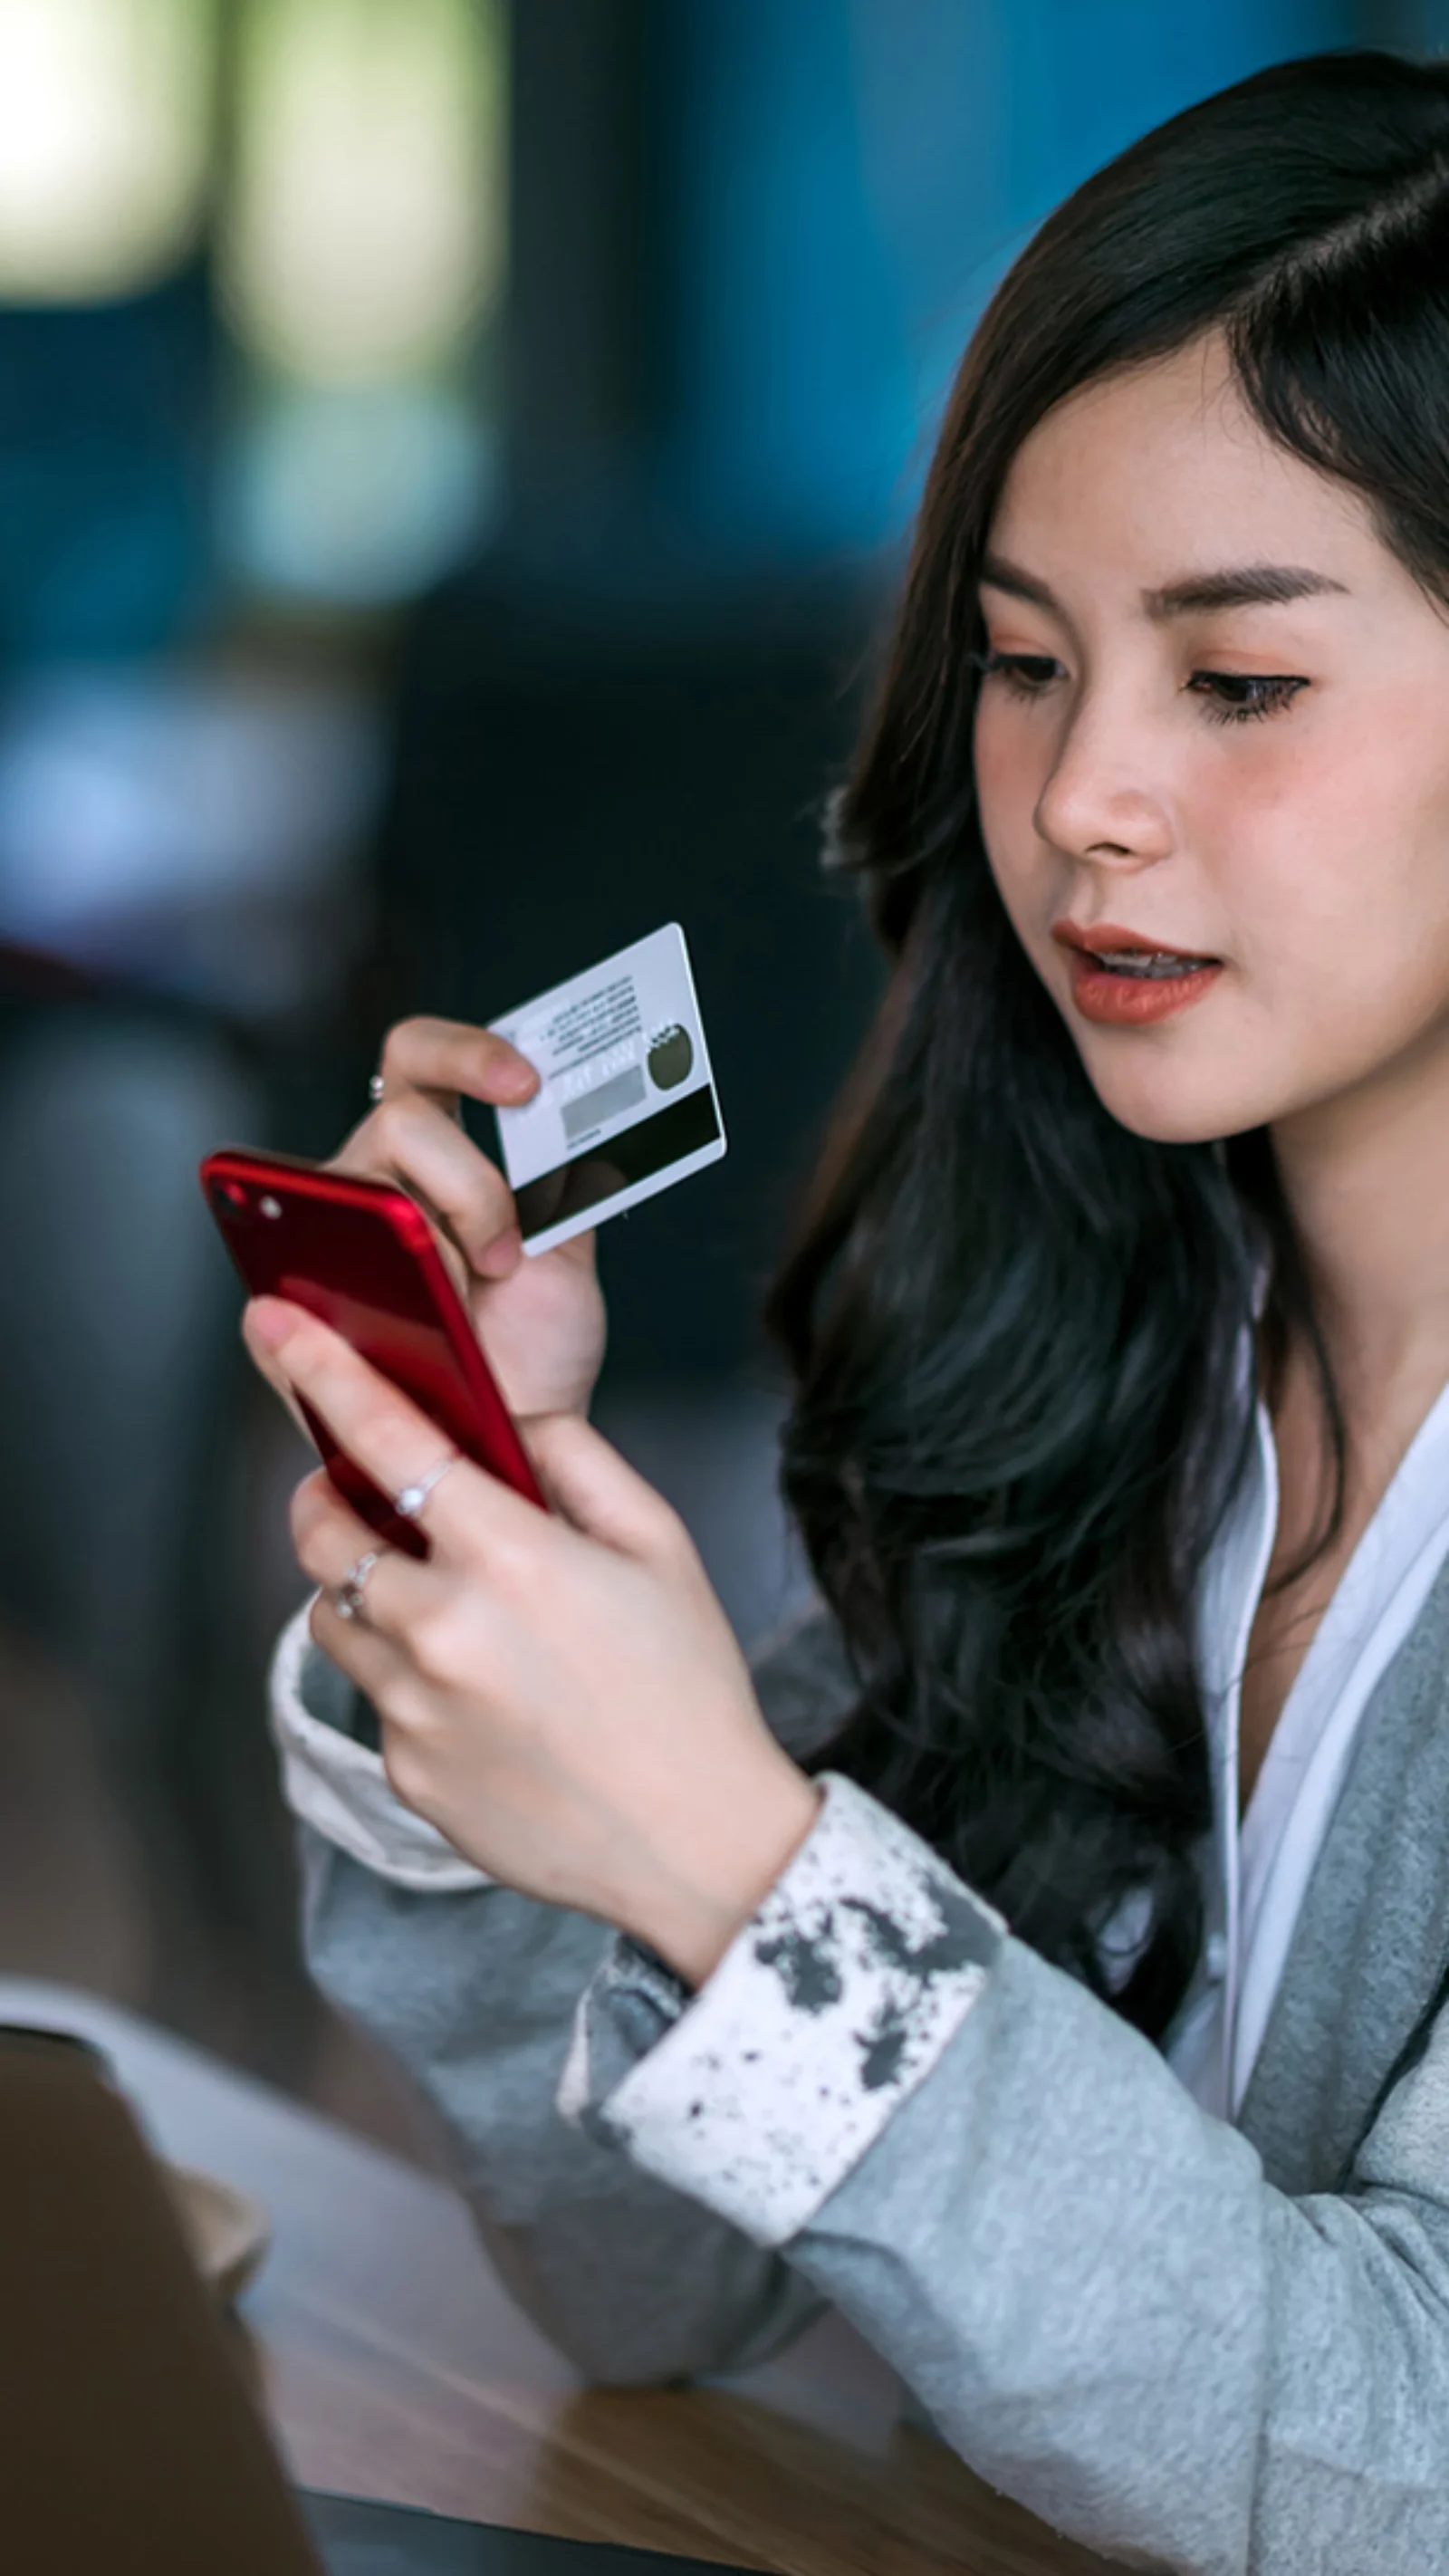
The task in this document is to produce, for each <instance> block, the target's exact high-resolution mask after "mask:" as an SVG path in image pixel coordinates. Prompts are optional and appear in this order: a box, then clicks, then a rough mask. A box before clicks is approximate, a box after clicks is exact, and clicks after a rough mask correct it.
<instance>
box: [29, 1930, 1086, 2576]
mask: <svg viewBox="0 0 1449 2576" xmlns="http://www.w3.org/2000/svg"><path fill="white" fill-rule="evenodd" d="M0 2020H4V2021H37V2022H47V2023H50V2024H52V2025H54V2026H58V2027H60V2028H62V2029H68V2030H75V2031H79V2032H81V2033H83V2034H84V2035H85V2036H86V2037H88V2038H91V2039H93V2040H95V2041H96V2043H97V2044H98V2046H100V2047H101V2048H103V2049H105V2050H106V2051H107V2052H108V2054H109V2056H110V2057H111V2059H112V2062H113V2064H114V2065H115V2068H116V2070H117V2073H118V2075H119V2078H120V2081H121V2083H122V2084H123V2085H124V2087H125V2088H126V2090H127V2092H128V2093H129V2095H130V2097H131V2100H132V2103H133V2105H134V2106H135V2108H136V2110H137V2111H138V2113H139V2115H140V2117H141V2120H142V2123H143V2125H144V2126H145V2128H146V2129H147V2131H148V2132H149V2135H150V2137H151V2139H152V2141H153V2143H154V2144H155V2145H156V2147H157V2148H158V2149H159V2151H160V2152H161V2153H162V2154H164V2155H166V2156H168V2157H170V2158H172V2159H173V2160H174V2161H175V2162H177V2163H179V2164H187V2165H196V2166H200V2167H201V2168H203V2169H204V2170H206V2171H208V2172H211V2173H214V2174H216V2175H218V2176H220V2177H221V2178H222V2179H223V2180H225V2181H228V2182H232V2183H235V2184H237V2185H239V2186H240V2187H241V2188H242V2189H243V2190H245V2191H248V2192H251V2193H254V2194H255V2195H256V2197H257V2198H258V2199H259V2200H261V2201H262V2202H264V2203H265V2205H266V2207H267V2208H268V2210H269V2211H270V2212H271V2215H272V2219H273V2222H274V2228H275V2236H274V2241H273V2245H272V2249H271V2251H270V2253H269V2255H268V2257H267V2260H266V2263H265V2265H264V2266H263V2269H262V2271H261V2273H260V2274H259V2276H258V2278H257V2279H256V2280H255V2281H254V2283H253V2284H252V2286H251V2288H250V2289H249V2290H248V2291H247V2292H246V2294H245V2295H244V2297H243V2299H242V2301H241V2313H242V2317H243V2319H244V2322H245V2325H246V2327H247V2330H248V2332H249V2335H250V2337H251V2338H252V2343H253V2347H254V2351H255V2355H256V2366H257V2369H258V2372H259V2376H260V2380H261V2385H262V2392H263V2395H264V2399H265V2402H266V2405H267V2409H268V2413H269V2415H270V2417H271V2420H272V2423H273V2426H274V2428H275V2431H276V2434H277V2437H278V2440H279V2444H280V2447H281V2449H282V2451H283V2453H284V2455H285V2458H286V2461H287V2464H288V2467H289V2469H290V2470H291V2473H292V2474H293V2476H294V2477H295V2478H297V2479H298V2480H299V2481H300V2482H301V2483H302V2484H304V2485H308V2486H316V2487H326V2488H331V2489H335V2490H339V2491H342V2492H345V2493H349V2494H354V2495H369V2496H380V2497H385V2498H390V2499H392V2500H393V2501H395V2502H398V2503H403V2504H418V2505H425V2506H429V2507H431V2508H432V2509H433V2510H435V2511H438V2512H444V2513H456V2514H462V2515H465V2516H470V2517H473V2518H475V2519H477V2520H479V2521H488V2522H500V2523H511V2524H513V2525H515V2526H517V2527H520V2528H523V2529H526V2530H531V2531H545V2532H555V2533H560V2534H563V2535H564V2536H566V2537H570V2538H576V2539H609V2540H616V2541H623V2542H629V2543H632V2544H633V2545H634V2546H636V2547H639V2548H652V2549H659V2550H672V2551H676V2552H678V2553H679V2554H681V2555H694V2556H698V2557H700V2558H705V2559H716V2560H729V2561H733V2562H735V2563H737V2564H739V2565H741V2566H747V2567H756V2568H773V2569H776V2570H782V2571H787V2576H907V2571H909V2576H944V2571H946V2570H952V2571H956V2576H959V2571H970V2576H1088V2571H1091V2576H1103V2571H1104V2568H1105V2566H1106V2562H1105V2561H1104V2560H1103V2559H1101V2558H1099V2557H1097V2556H1096V2555H1095V2554H1093V2553H1091V2552H1088V2551H1086V2550H1083V2549H1081V2548H1079V2547H1077V2546H1076V2545H1074V2544H1073V2543H1071V2542H1068V2541H1065V2540H1063V2539H1061V2538H1060V2537H1059V2536H1057V2535H1056V2534H1054V2533H1051V2532H1048V2531H1047V2530H1046V2529H1045V2528H1044V2526H1043V2525H1042V2524H1040V2523H1038V2522H1036V2521H1034V2520H1033V2519H1032V2518H1031V2516H1029V2515H1028V2514H1025V2513H1023V2512H1022V2511H1021V2510H1020V2508H1019V2507H1018V2506H1016V2505H1013V2504H1011V2503H1009V2502H1007V2501H1006V2500H1005V2499H1004V2498H1002V2497H1000V2496H998V2495H996V2494H995V2493H993V2491H992V2490H991V2489H990V2488H989V2487H987V2486H985V2485H983V2484H982V2483H981V2481H980V2480H979V2479H976V2478H974V2477H973V2476H972V2475H971V2473H970V2471H969V2470H968V2469H967V2468H966V2467H965V2466H964V2465H963V2463H962V2462H961V2461H960V2460H958V2459H957V2458H956V2456H955V2454H954V2453H953V2452H951V2451H948V2450H947V2449H945V2448H944V2446H943V2445H942V2444H940V2443H938V2442H935V2441H933V2440H931V2439H930V2437H929V2436H927V2435H925V2434H923V2433H920V2432H917V2431H916V2430H915V2429H914V2428H913V2427H911V2426H909V2425H903V2424H902V2423H901V2422H900V2421H899V2403H900V2392H899V2386H898V2383H897V2381H896V2380H895V2378H894V2375H893V2374H892V2372H891V2371H890V2370H889V2369H888V2368H887V2367H886V2365H885V2364H884V2363H883V2362H882V2361H881V2360H880V2358H879V2357H878V2356H877V2355H876V2354H874V2353H873V2352H871V2351H870V2350H869V2348H868V2347H867V2346H866V2345H865V2344H864V2343H862V2342H861V2341H860V2340H859V2339H858V2338H857V2337H855V2336H854V2335H853V2334H852V2333H851V2332H850V2330H849V2329H848V2328H847V2327H846V2326H845V2324H844V2321H843V2320H841V2319H838V2318H828V2319H826V2320H825V2321H823V2323H822V2324H820V2325H819V2326H816V2327H814V2328H812V2329H811V2330H810V2331H809V2332H808V2333H807V2334H805V2335H803V2336H802V2337H801V2338H800V2340H799V2341H798V2342H797V2343H796V2344H795V2345H794V2347H793V2348H792V2350H791V2351H790V2353H789V2354H788V2355H787V2356H786V2357H785V2358H784V2359H782V2360H780V2361H777V2362H773V2363H771V2364H769V2365H767V2366H766V2367H765V2368H763V2369H759V2370H755V2371H752V2372H750V2373H748V2374H745V2375H742V2376H740V2377H738V2378H735V2379H732V2380H730V2381H728V2382H725V2383H712V2384H711V2385H710V2386H709V2387H707V2388H697V2387H696V2388H689V2389H678V2390H676V2389H661V2390H652V2389H648V2390H632V2389H631V2390H609V2389H592V2390H591V2389H588V2388H587V2387H585V2385H584V2384H583V2383H582V2381H581V2380H580V2378H579V2376H578V2373H577V2372H576V2371H574V2370H573V2369H572V2368H571V2367H570V2365H569V2364H568V2363H567V2362H566V2361H564V2360H563V2359H562V2358H561V2357H560V2356H559V2354H558V2353H556V2352H555V2351H554V2350H553V2348H552V2347H551V2346H550V2345H549V2344H547V2343H546V2342H545V2341H544V2339H543V2337H542V2336H541V2335H540V2334H539V2333H538V2332H537V2331H536V2329H535V2328H534V2327H533V2326H532V2325H530V2324H529V2322H528V2320H527V2319H526V2318H525V2317H523V2316H522V2315H521V2314H520V2312H519V2310H518V2309H517V2308H516V2307H515V2306H514V2305H513V2303H512V2301H511V2300H510V2299H509V2298H508V2296H507V2294H506V2292H505V2291H504V2290H503V2288H502V2286H501V2285H500V2283H499V2282H498V2280H497V2279H496V2277H495V2276H494V2274H493V2272H492V2270H491V2268H490V2266H489V2264H488V2261H487V2258H486V2256H485V2255H484V2253H483V2251H482V2248H481V2246H480V2245H479V2242H478V2239H477V2237H476V2235H475V2234H474V2232H473V2228H472V2226H471V2223H470V2221H469V2218H468V2215H467V2212H466V2210H465V2208H464V2206H463V2204H462V2202H461V2201H460V2200H459V2199H458V2198H457V2197H456V2196H455V2195H454V2194H453V2193H452V2192H451V2191H449V2190H448V2189H447V2188H446V2187H445V2186H443V2185H441V2184H439V2183H437V2182H434V2181H432V2180H431V2179H430V2178H429V2177H428V2176H426V2175H425V2174H423V2173H421V2172H419V2171H418V2170H416V2169H415V2168H414V2167H413V2166H411V2165H408V2164H405V2163H403V2162H401V2161H400V2160H398V2159H397V2158H395V2157H393V2156H389V2155H385V2154H383V2153H382V2152H381V2151H380V2150H379V2149H377V2148H375V2147H373V2146H371V2145H369V2144H367V2143H366V2142H365V2141H364V2140H362V2139H360V2138H357V2137H354V2136H353V2135H352V2134H351V2133H350V2132H349V2131H347V2130H345V2129H342V2128H339V2127H337V2126H336V2125H335V2124H334V2123H333V2122H331V2121H328V2120H323V2119H319V2118H318V2117H317V2115H316V2114H315V2113H314V2112H311V2111H308V2110H305V2109H303V2108H302V2107H301V2106H300V2105H299V2104H297V2103H295V2102H293V2101H290V2100H288V2099H287V2098H286V2097H285V2096H284V2095H282V2094H280V2093H276V2092H273V2091H272V2090H270V2088H268V2087H266V2086H264V2085H261V2084H258V2083H256V2082H255V2081H253V2080H252V2079H251V2078H249V2077H246V2076H243V2075H240V2074H238V2073H236V2072H235V2071H234V2070H233V2069H231V2068H230V2067H227V2066H224V2065H223V2064H222V2063H221V2062H220V2061H219V2060H217V2059H215V2058H210V2057H207V2056H205V2055H203V2054H202V2053H201V2052H200V2051H199V2050H197V2049H194V2048H191V2047H188V2046H186V2045H184V2044H183V2043H182V2042H181V2041H179V2040H177V2039H174V2038H172V2037H170V2036H169V2035H168V2034H167V2033H165V2032H163V2031H160V2030H158V2029H155V2028H153V2027H152V2026H150V2025H149V2024H147V2023H145V2022H141V2021H138V2020H136V2019H135V2018H133V2017H132V2016H131V2015H129V2014H127V2013H123V2012H120V2011H118V2010H117V2009H116V2008H115V2007H114V2006H112V2005H109V2004H105V2003H102V2002H100V2001H98V2000H97V1999H96V1998H94V1997H92V1996H89V1995H85V1994H81V1993H79V1992H76V1991H75V1990H73V1989H71V1988H69V1987H64V1986H55V1985H42V1984H37V1983H34V1982H30V1981H25V1982H21V1981H18V1980H6V1979H0Z"/></svg>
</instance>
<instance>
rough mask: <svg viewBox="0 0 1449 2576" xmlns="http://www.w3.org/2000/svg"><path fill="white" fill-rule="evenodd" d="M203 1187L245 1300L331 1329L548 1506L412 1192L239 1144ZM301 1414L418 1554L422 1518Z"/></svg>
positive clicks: (350, 1493)
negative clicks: (276, 1306)
mask: <svg viewBox="0 0 1449 2576" xmlns="http://www.w3.org/2000/svg"><path fill="white" fill-rule="evenodd" d="M201 1186H202V1188H203V1190H204V1191H205V1193H206V1199H207V1204H208V1206H209V1207H210V1209H211V1212H212V1215H213V1216H214V1217H215V1219H216V1221H217V1224H218V1226H219V1227H220V1228H221V1233H222V1237H223V1239H224V1241H225V1243H226V1247H227V1250H228V1251H229V1252H230V1254H231V1257H232V1259H233V1261H234V1262H235V1264H236V1266H237V1269H238V1270H239V1271H240V1273H241V1277H242V1282H243V1284H244V1286H245V1287H246V1288H247V1290H248V1291H249V1293H250V1294H251V1295H252V1296H253V1297H286V1298H288V1299H289V1300H290V1301H291V1303H292V1304H293V1305H295V1306H305V1307H306V1309H307V1312H308V1313H309V1314H311V1315H316V1316H318V1317H320V1319H321V1321H322V1322H323V1323H324V1324H330V1325H331V1327H332V1329H333V1331H334V1332H335V1333H340V1334H341V1335H342V1338H343V1340H344V1341H346V1342H350V1343H351V1345H352V1348H353V1349H354V1350H355V1351H358V1352H360V1353H361V1356H362V1357H363V1359H365V1360H368V1361H370V1362H371V1364H372V1366H373V1367H374V1368H375V1369H377V1370H378V1371H379V1372H380V1373H381V1375H382V1376H383V1377H386V1378H390V1379H391V1380H392V1383H393V1385H394V1386H398V1387H401V1389H402V1391H403V1393H404V1394H405V1395H409V1396H411V1398H412V1400H413V1402H414V1403H415V1404H416V1405H418V1406H420V1407H421V1409H422V1411H423V1412H424V1413H426V1414H429V1415H431V1417H432V1419H433V1421H434V1422H436V1424H437V1425H438V1428H439V1430H440V1431H443V1432H446V1434H447V1436H448V1438H449V1439H450V1440H451V1441H453V1442H454V1444H455V1445H456V1447H458V1448H459V1449H461V1450H462V1452H463V1455H464V1456H465V1457H466V1458H471V1459H472V1460H473V1461H474V1463H475V1465H477V1466H479V1467H486V1468H487V1470H488V1472H489V1474H490V1475H493V1476H497V1477H499V1478H500V1479H501V1480H502V1482H503V1483H504V1484H505V1485H511V1486H512V1487H513V1489H514V1491H515V1492H516V1493H520V1494H526V1495H527V1497H528V1500H529V1501H530V1502H531V1503H537V1504H538V1505H539V1507H540V1509H541V1510H546V1509H547V1505H546V1503H545V1502H544V1497H543V1494H542V1492H541V1491H540V1489H539V1484H538V1479H537V1477H536V1476H535V1475H534V1472H533V1469H532V1467H531V1466H530V1464H529V1461H528V1453H527V1451H526V1450H525V1448H524V1446H523V1442H522V1440H521V1439H520V1438H519V1435H518V1430H517V1426H516V1425H515V1423H514V1420H513V1417H512V1415H511V1414H510V1412H509V1410H508V1407H507V1405H506V1404H505V1403H504V1401H503V1398H502V1396H501V1395H500V1394H499V1392H498V1388H497V1385H496V1384H495V1382H494V1378H493V1373H492V1371H491V1369H490V1368H489V1366H488V1363H487V1361H486V1360H485V1358H484V1357H483V1353H482V1351H481V1350H480V1349H479V1347H478V1340H477V1336H476V1334H475V1333H474V1331H473V1327H472V1325H471V1324H470V1323H469V1321H468V1315H467V1310H466V1308H465V1307H464V1304H463V1301H462V1299H461V1297H460V1296H459V1294H458V1291H457V1289H456V1288H455V1287H454V1285H453V1282H452V1280H451V1278H450V1277H449V1275H448V1271H447V1268H446V1265H445V1264H444V1261H443V1259H442V1255H441V1254H440V1252H439V1250H438V1247H437V1244H436V1242H435V1241H434V1239H433V1232H432V1228H431V1227H430V1225H429V1224H428V1221H427V1218H426V1217H425V1216H424V1214H423V1212H422V1209H421V1208H420V1207H419V1206H418V1205H417V1202H416V1201H415V1200H414V1199H410V1198H409V1197H408V1194H407V1192H406V1190H400V1189H395V1188H394V1187H393V1186H392V1185H391V1183H389V1182H386V1181H363V1180H355V1179H354V1178H353V1177H352V1175H351V1174H350V1173H347V1172H328V1171H324V1170H323V1169H322V1167H321V1165H320V1164H318V1163H307V1162H303V1161H301V1160H300V1159H299V1158H298V1157H297V1156H295V1155H292V1154H256V1153H252V1152H251V1151H250V1150H249V1149H248V1148H247V1147H246V1146H242V1145H226V1146H222V1147H221V1148H219V1150H218V1151H217V1152H216V1153H214V1154H208V1155H207V1157H206V1160H205V1162H204V1163H203V1164H202V1166H201ZM302 1411H303V1413H304V1415H305V1416H306V1420H307V1427H308V1429H309V1430H310V1432H311V1434H312V1437H313V1439H314V1440H315V1441H316V1443H317V1446H318V1449H319V1450H320V1452H321V1454H322V1461H323V1464H324V1466H325V1467H326V1469H327V1473H328V1475H329V1476H330V1477H331V1479H332V1482H333V1484H334V1485H335V1486H336V1487H337V1490H338V1492H339V1493H340V1494H341V1495H342V1496H343V1497H344V1499H345V1500H346V1501H347V1502H349V1503H350V1504H351V1506H352V1509H353V1510H354V1511H355V1512H356V1513H358V1514H359V1516H360V1517H361V1518H362V1519H363V1520H365V1521H366V1522H367V1524H368V1527H369V1528H370V1529H374V1530H376V1531H377V1532H378V1534H379V1536H380V1537H382V1538H385V1539H387V1540H388V1541H389V1543H390V1544H391V1545H392V1546H393V1547H398V1548H401V1549H403V1550H404V1552H405V1553H406V1554H407V1555H409V1556H426V1555H427V1554H428V1542H427V1540H426V1538H425V1537H424V1535H423V1533H422V1531H421V1530H420V1529H419V1528H418V1527H417V1525H416V1523H415V1522H413V1521H409V1520H404V1519H403V1518H402V1516H401V1515H400V1514H399V1513H398V1512H396V1511H394V1509H393V1506H392V1503H391V1500H390V1499H389V1497H388V1496H387V1495H386V1494H384V1493H383V1492H382V1491H381V1489H380V1487H378V1486H377V1485H375V1484H374V1483H373V1482H372V1479H371V1478H370V1477H369V1476H365V1475H364V1474H363V1472H362V1469H361V1468H360V1467H358V1466H355V1465H354V1464H353V1461H352V1460H351V1459H350V1458H349V1457H347V1456H346V1454H345V1453H344V1451H343V1450H342V1449H341V1448H340V1447H339V1446H338V1443H337V1442H336V1441H335V1440H334V1439H333V1437H332V1434H331V1432H330V1431H329V1430H328V1428H327V1425H326V1423H325V1422H323V1421H322V1419H321V1417H320V1416H319V1415H318V1414H317V1413H316V1412H315V1411H314V1410H313V1408H312V1407H311V1406H310V1405H308V1404H303V1405H302Z"/></svg>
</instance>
